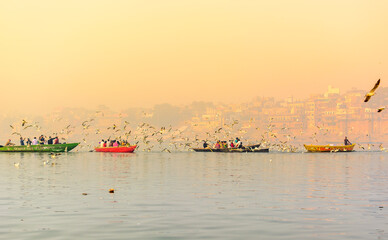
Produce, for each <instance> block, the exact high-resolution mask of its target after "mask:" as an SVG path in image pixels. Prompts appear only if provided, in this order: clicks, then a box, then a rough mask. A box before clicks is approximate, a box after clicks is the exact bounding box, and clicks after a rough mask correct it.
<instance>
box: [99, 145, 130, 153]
mask: <svg viewBox="0 0 388 240" xmlns="http://www.w3.org/2000/svg"><path fill="white" fill-rule="evenodd" d="M135 149H136V145H133V146H119V147H96V148H95V149H94V150H95V151H96V152H114V153H132V152H134V151H135Z"/></svg>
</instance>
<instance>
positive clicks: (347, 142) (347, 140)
mask: <svg viewBox="0 0 388 240" xmlns="http://www.w3.org/2000/svg"><path fill="white" fill-rule="evenodd" d="M344 143H345V145H352V143H351V142H350V141H349V139H348V137H345V139H344Z"/></svg>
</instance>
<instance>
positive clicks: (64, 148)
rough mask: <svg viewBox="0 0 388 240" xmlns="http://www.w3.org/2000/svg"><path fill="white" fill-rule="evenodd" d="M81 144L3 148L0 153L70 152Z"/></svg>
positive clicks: (0, 148)
mask: <svg viewBox="0 0 388 240" xmlns="http://www.w3.org/2000/svg"><path fill="white" fill-rule="evenodd" d="M78 144H79V143H64V144H49V145H25V146H1V147H0V152H70V151H71V150H73V149H74V148H75V147H77V146H78Z"/></svg>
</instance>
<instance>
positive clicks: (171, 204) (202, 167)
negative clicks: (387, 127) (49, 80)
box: [0, 152, 388, 239]
mask: <svg viewBox="0 0 388 240" xmlns="http://www.w3.org/2000/svg"><path fill="white" fill-rule="evenodd" d="M387 156H388V155H387V153H377V152H376V153H342V154H309V153H304V154H302V153H297V154H285V153H276V154H275V153H269V154H268V153H259V154H245V153H244V154H225V153H191V152H189V153H173V154H168V153H131V154H120V153H64V154H62V155H60V156H58V157H57V158H55V159H53V158H51V157H50V156H49V155H48V154H34V153H9V154H8V153H4V154H0V169H1V170H0V171H1V174H0V181H1V183H2V184H3V187H2V188H1V190H0V193H1V195H0V212H1V217H2V219H3V221H2V224H1V225H0V234H1V235H2V236H4V238H7V239H15V238H19V239H25V238H28V239H44V238H47V239H69V238H79V239H131V238H132V239H139V238H145V239H153V238H155V239H160V238H166V239H174V238H176V239H182V238H191V239H197V238H202V239H236V238H238V239H241V238H245V239H257V238H262V239H279V238H285V239H339V238H340V239H354V238H361V239H385V238H387V226H388V219H387V217H388V215H387V211H388V194H387V193H388V179H387V174H386V173H387V172H388V161H387V160H388V157H387ZM110 188H114V189H115V193H114V194H111V193H109V191H108V190H109V189H110Z"/></svg>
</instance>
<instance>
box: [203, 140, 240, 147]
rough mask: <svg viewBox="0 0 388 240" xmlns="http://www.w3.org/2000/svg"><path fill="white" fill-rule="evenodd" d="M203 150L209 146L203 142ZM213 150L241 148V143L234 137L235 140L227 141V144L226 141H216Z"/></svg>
mask: <svg viewBox="0 0 388 240" xmlns="http://www.w3.org/2000/svg"><path fill="white" fill-rule="evenodd" d="M203 148H210V145H209V144H208V143H207V142H206V141H203ZM213 148H215V149H224V148H243V143H242V142H241V140H240V139H239V138H238V137H236V139H235V140H229V143H228V142H227V141H220V140H218V141H217V142H216V143H215V144H214V146H213Z"/></svg>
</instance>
